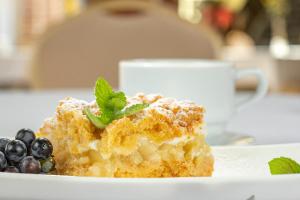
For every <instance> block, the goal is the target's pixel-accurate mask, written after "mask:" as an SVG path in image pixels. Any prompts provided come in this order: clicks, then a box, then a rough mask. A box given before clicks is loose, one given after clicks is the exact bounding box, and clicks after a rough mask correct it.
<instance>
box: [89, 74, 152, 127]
mask: <svg viewBox="0 0 300 200" xmlns="http://www.w3.org/2000/svg"><path fill="white" fill-rule="evenodd" d="M94 93H95V97H96V102H97V105H98V107H99V109H100V111H101V114H100V115H98V116H97V115H94V114H93V113H92V112H91V111H90V109H89V108H85V109H84V113H85V114H86V116H87V118H88V119H89V120H90V121H91V122H92V123H93V124H94V125H95V126H96V127H97V128H101V129H103V128H105V127H106V126H107V125H108V124H110V123H111V122H112V121H113V120H115V119H120V118H122V117H125V116H129V115H133V114H135V113H137V112H139V111H141V110H143V109H144V108H146V107H148V106H149V104H145V103H143V104H135V105H132V106H130V107H127V108H125V107H126V104H127V101H126V96H125V94H124V92H121V91H119V92H115V91H113V89H112V87H111V86H110V85H109V84H108V82H107V81H105V80H104V79H103V78H100V79H98V80H97V82H96V86H95V90H94Z"/></svg>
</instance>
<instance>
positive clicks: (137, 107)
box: [116, 103, 149, 118]
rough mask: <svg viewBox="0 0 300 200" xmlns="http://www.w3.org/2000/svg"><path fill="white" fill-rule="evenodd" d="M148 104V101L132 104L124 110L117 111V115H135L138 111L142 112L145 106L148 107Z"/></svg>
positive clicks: (119, 116) (118, 116)
mask: <svg viewBox="0 0 300 200" xmlns="http://www.w3.org/2000/svg"><path fill="white" fill-rule="evenodd" d="M148 106H149V104H147V103H143V104H135V105H132V106H130V107H128V108H126V109H125V110H122V111H121V112H119V113H117V115H116V117H117V118H121V117H124V116H130V115H133V114H135V113H137V112H140V111H141V110H143V109H144V108H147V107H148Z"/></svg>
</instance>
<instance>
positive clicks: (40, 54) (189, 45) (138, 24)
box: [30, 0, 218, 88]
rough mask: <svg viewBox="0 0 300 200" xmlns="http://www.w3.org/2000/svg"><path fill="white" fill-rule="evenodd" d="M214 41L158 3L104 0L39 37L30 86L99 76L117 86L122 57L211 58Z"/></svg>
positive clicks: (89, 81) (78, 82)
mask: <svg viewBox="0 0 300 200" xmlns="http://www.w3.org/2000/svg"><path fill="white" fill-rule="evenodd" d="M217 43H218V38H214V34H213V33H212V32H210V30H208V29H206V28H204V27H201V26H199V25H192V24H189V23H188V22H185V21H183V20H181V19H179V17H178V16H177V14H176V12H174V11H173V10H169V9H167V8H164V7H163V6H162V5H160V4H157V3H151V2H144V1H138V0H114V1H108V2H103V3H100V4H99V5H97V6H96V7H94V8H91V9H89V10H87V11H86V12H83V13H82V14H80V15H79V16H77V17H75V18H73V19H70V20H69V21H67V22H65V23H62V24H61V25H58V26H56V27H53V28H51V29H50V30H49V31H47V33H46V34H45V35H44V36H43V37H42V38H41V40H40V41H39V42H38V44H37V46H36V48H35V51H34V52H35V53H34V58H33V63H32V70H31V74H30V76H31V79H32V86H33V87H34V88H70V87H73V88H74V87H91V86H92V85H93V83H94V81H95V79H96V78H97V77H98V76H103V77H104V78H106V79H107V80H108V81H109V82H110V83H111V84H112V85H113V86H114V87H117V86H118V62H119V61H120V60H122V59H133V58H204V59H214V58H215V57H216V48H217V45H216V44H217ZM145 75H146V74H145Z"/></svg>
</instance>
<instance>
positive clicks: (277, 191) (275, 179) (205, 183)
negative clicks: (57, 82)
mask: <svg viewBox="0 0 300 200" xmlns="http://www.w3.org/2000/svg"><path fill="white" fill-rule="evenodd" d="M213 153H214V155H215V158H216V163H215V173H214V176H213V177H198V178H164V179H163V178H155V179H145V178H140V179H132V178H128V179H117V178H87V177H67V176H47V175H29V174H8V173H0V199H5V200H7V199H8V200H12V199H31V200H32V199H39V200H42V199H72V200H75V199H87V200H93V199H99V200H100V199H101V200H109V199H114V200H115V199H117V200H118V199H128V200H148V199H149V200H168V199H172V200H194V199H195V200H196V199H197V200H200V199H203V200H217V199H220V200H227V199H228V200H247V199H252V200H253V199H256V200H266V199H272V200H276V199H278V200H292V199H295V200H299V199H300V175H277V176H271V175H270V174H269V169H268V161H269V160H270V159H272V158H274V157H278V156H287V157H291V158H293V159H295V160H298V161H300V144H288V145H269V146H228V147H214V148H213Z"/></svg>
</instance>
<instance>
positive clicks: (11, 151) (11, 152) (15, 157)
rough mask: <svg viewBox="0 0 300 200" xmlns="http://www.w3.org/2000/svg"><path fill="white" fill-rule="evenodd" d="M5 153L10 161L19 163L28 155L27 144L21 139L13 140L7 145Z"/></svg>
mask: <svg viewBox="0 0 300 200" xmlns="http://www.w3.org/2000/svg"><path fill="white" fill-rule="evenodd" d="M5 155H6V158H7V159H8V161H9V162H10V163H12V164H14V163H17V162H19V161H20V160H22V159H23V158H24V157H25V156H26V155H27V148H26V145H25V144H24V143H23V142H22V141H20V140H11V141H10V142H8V143H7V145H6V147H5Z"/></svg>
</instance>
